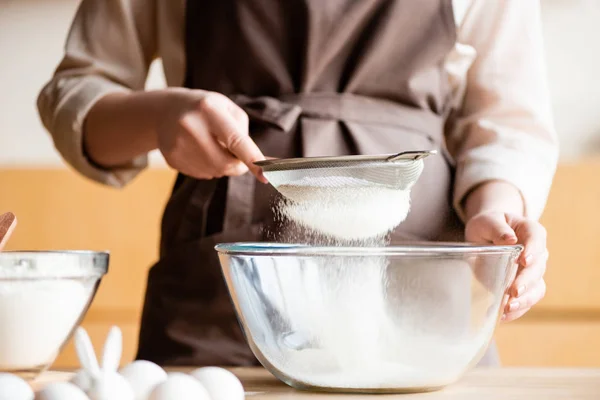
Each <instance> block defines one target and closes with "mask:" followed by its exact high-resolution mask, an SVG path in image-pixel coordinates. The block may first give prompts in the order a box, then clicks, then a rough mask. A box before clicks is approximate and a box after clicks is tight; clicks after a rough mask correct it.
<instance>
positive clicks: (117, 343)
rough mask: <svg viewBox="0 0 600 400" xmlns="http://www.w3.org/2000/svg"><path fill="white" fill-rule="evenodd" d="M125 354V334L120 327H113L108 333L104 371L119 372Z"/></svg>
mask: <svg viewBox="0 0 600 400" xmlns="http://www.w3.org/2000/svg"><path fill="white" fill-rule="evenodd" d="M122 353H123V334H122V333H121V329H119V327H118V326H113V327H112V328H110V331H109V332H108V336H107V337H106V342H105V343H104V352H103V354H102V369H103V370H104V371H117V370H118V369H119V365H120V363H121V356H122Z"/></svg>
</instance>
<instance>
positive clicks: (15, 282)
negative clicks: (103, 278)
mask: <svg viewBox="0 0 600 400" xmlns="http://www.w3.org/2000/svg"><path fill="white" fill-rule="evenodd" d="M73 267H74V268H72V269H71V271H69V268H68V267H67V268H64V269H58V271H60V273H58V274H57V273H52V272H51V271H52V270H53V268H44V271H40V270H37V269H36V270H32V269H28V268H26V267H24V268H20V267H16V268H10V267H7V266H5V265H3V266H2V267H1V268H0V322H1V324H0V371H27V370H31V369H36V368H38V367H45V366H47V365H48V364H49V363H51V362H52V361H54V358H55V357H56V356H57V354H58V352H59V351H60V347H61V346H62V345H63V344H64V341H65V340H66V339H67V337H68V335H69V333H70V332H71V330H72V329H73V328H74V327H75V325H76V323H77V322H78V320H79V318H80V317H81V314H82V311H83V310H84V308H85V307H86V306H87V304H88V301H89V299H90V297H91V294H92V291H93V290H94V285H95V279H85V278H83V277H81V279H65V278H60V277H61V276H63V277H64V276H65V275H66V276H70V275H72V276H75V277H77V276H80V275H81V274H82V270H81V268H79V267H77V266H73ZM54 270H55V271H57V269H54ZM70 272H71V273H70ZM57 275H58V276H57ZM59 278H60V279H59Z"/></svg>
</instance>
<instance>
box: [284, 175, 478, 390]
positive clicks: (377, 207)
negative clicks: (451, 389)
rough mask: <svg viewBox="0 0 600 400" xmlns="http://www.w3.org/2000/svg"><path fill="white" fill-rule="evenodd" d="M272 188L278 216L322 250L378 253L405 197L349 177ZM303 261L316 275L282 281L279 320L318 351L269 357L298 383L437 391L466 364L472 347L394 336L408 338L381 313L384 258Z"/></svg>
mask: <svg viewBox="0 0 600 400" xmlns="http://www.w3.org/2000/svg"><path fill="white" fill-rule="evenodd" d="M277 190H278V191H279V192H280V193H281V194H282V195H283V196H285V197H286V198H287V200H286V201H283V202H282V203H281V204H280V208H279V212H280V213H281V214H282V215H283V216H285V217H286V218H287V219H289V220H291V221H293V222H295V223H296V224H298V225H300V226H301V227H303V228H304V229H306V230H307V231H309V232H311V233H317V234H318V235H320V236H322V237H324V238H325V239H324V240H323V243H317V244H324V245H329V246H343V245H347V244H348V243H352V244H353V245H357V246H359V247H366V246H376V247H383V246H386V245H387V244H388V243H389V239H388V238H389V236H388V234H389V233H390V232H391V231H393V230H394V229H395V228H396V227H397V226H398V225H400V224H401V223H402V222H403V221H404V220H405V219H406V217H407V215H408V212H409V210H410V190H409V189H406V190H399V189H394V188H390V187H387V186H383V185H376V184H374V183H373V182H369V181H366V180H361V179H356V178H352V177H335V179H331V177H312V178H311V177H306V178H303V179H302V180H299V181H296V182H293V183H291V184H286V185H281V186H278V187H277ZM311 262H313V263H315V264H316V265H315V267H316V268H309V269H307V270H306V271H305V272H306V273H303V274H302V276H300V277H296V278H293V280H292V281H290V282H289V283H288V284H289V285H290V286H289V288H290V289H292V288H293V289H294V290H290V291H287V290H286V293H288V294H287V296H286V302H287V304H286V311H285V312H284V314H288V315H290V321H292V323H295V324H296V326H295V327H294V329H295V330H296V331H297V332H304V335H305V336H306V337H305V340H311V338H312V339H314V340H317V343H315V345H314V347H313V346H309V347H308V348H301V349H293V348H290V349H282V350H283V353H279V354H277V355H276V354H273V358H272V361H273V362H274V363H276V364H279V365H280V366H281V369H282V370H283V371H286V372H287V373H289V374H290V375H291V376H296V377H297V378H299V379H300V380H301V381H303V382H304V383H305V384H308V385H316V386H320V387H337V388H359V389H378V388H386V387H389V388H394V387H426V386H430V385H433V386H437V385H440V386H441V385H445V384H447V383H449V382H451V381H452V380H454V379H455V378H456V377H457V375H458V374H459V373H460V369H459V370H458V371H457V370H456V368H455V367H456V366H457V365H463V366H464V365H466V364H468V363H469V361H470V356H472V354H473V352H474V351H477V348H478V344H474V343H468V344H465V345H464V347H460V346H459V347H458V348H453V347H454V346H451V347H447V346H444V345H443V344H441V343H439V341H440V339H441V338H436V339H433V338H423V337H421V338H420V337H418V336H417V337H414V336H413V337H411V338H410V339H409V338H402V337H401V336H403V335H407V334H408V332H403V329H402V327H400V326H398V325H397V324H394V323H393V322H392V319H391V314H390V312H393V311H390V310H388V309H387V308H386V304H387V300H386V294H385V293H386V284H387V283H386V280H387V278H386V270H387V267H388V259H387V257H384V256H382V257H355V258H353V257H340V258H338V257H325V258H320V259H319V258H316V259H313V260H311ZM309 271H310V274H308V272H309ZM309 275H310V276H309ZM292 293H294V294H292ZM300 335H302V334H300ZM484 338H485V337H484ZM408 343H411V344H410V345H409V344H408ZM433 343H439V345H438V346H435V345H432V344H433ZM483 345H484V343H481V346H483ZM407 346H408V347H412V351H411V349H410V348H407ZM473 349H475V350H473ZM469 350H471V351H469ZM407 351H411V353H412V357H407V354H406V353H407ZM403 354H404V356H402V355H403ZM465 355H466V357H465ZM423 357H425V358H429V359H430V360H431V359H436V360H438V363H437V365H438V369H437V370H436V371H432V370H430V366H429V363H428V362H427V363H425V364H427V366H426V367H423V366H420V365H419V362H418V361H417V360H418V359H421V360H423ZM446 364H448V365H446Z"/></svg>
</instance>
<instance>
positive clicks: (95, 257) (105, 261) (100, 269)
mask: <svg viewBox="0 0 600 400" xmlns="http://www.w3.org/2000/svg"><path fill="white" fill-rule="evenodd" d="M57 259H58V260H69V262H79V263H83V264H82V265H86V266H87V267H86V270H85V271H84V272H83V273H76V274H72V273H57V274H49V275H44V274H41V275H30V276H23V275H20V274H19V273H13V274H11V273H8V274H7V275H1V276H0V282H3V281H17V280H19V281H36V280H55V279H87V278H98V279H100V278H102V277H103V276H105V275H106V274H108V269H109V263H110V252H109V251H95V250H7V251H2V252H0V271H2V270H3V268H4V264H3V263H5V262H9V263H11V262H14V261H17V262H22V261H34V262H42V263H43V262H45V261H46V262H47V261H50V260H54V261H56V260H57Z"/></svg>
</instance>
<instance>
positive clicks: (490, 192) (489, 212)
mask: <svg viewBox="0 0 600 400" xmlns="http://www.w3.org/2000/svg"><path fill="white" fill-rule="evenodd" d="M520 198H521V197H520V194H519V192H518V191H516V189H515V188H514V187H513V186H512V185H509V184H506V183H501V182H492V183H488V184H484V185H482V186H480V187H479V188H478V189H476V190H475V191H474V192H473V193H472V194H471V195H469V197H468V198H467V202H466V208H465V210H466V213H467V224H466V230H465V237H466V240H467V241H469V242H473V243H482V244H495V245H512V244H517V243H520V244H522V245H523V246H524V250H523V252H522V254H521V255H520V257H519V259H518V264H519V269H518V272H517V276H516V278H515V280H514V282H513V284H512V285H511V287H510V288H509V290H508V295H509V298H508V301H507V304H506V307H505V309H504V315H503V317H502V319H503V320H504V321H513V320H515V319H517V318H519V317H521V316H523V315H524V314H525V313H526V312H527V311H529V309H531V307H532V306H534V305H535V304H536V303H538V302H539V301H540V300H541V299H542V298H543V297H544V295H545V293H546V282H545V281H544V274H545V272H546V261H547V259H548V250H547V249H546V230H545V229H544V227H543V226H542V225H541V224H540V223H539V222H537V221H534V220H531V219H528V218H525V217H523V216H522V211H521V210H522V208H523V206H522V200H520V204H519V203H518V202H517V199H520ZM501 209H508V210H509V211H511V212H503V211H498V210H501ZM520 211H521V212H520Z"/></svg>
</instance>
